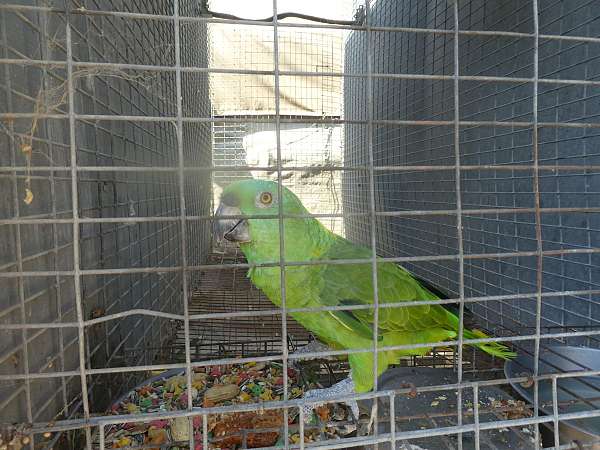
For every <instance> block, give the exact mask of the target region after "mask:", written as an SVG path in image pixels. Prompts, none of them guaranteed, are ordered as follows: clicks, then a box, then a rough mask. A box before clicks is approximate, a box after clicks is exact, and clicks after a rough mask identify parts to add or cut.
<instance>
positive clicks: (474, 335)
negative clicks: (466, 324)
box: [463, 330, 517, 359]
mask: <svg viewBox="0 0 600 450" xmlns="http://www.w3.org/2000/svg"><path fill="white" fill-rule="evenodd" d="M463 336H464V337H465V338H466V339H486V338H489V337H490V336H488V335H487V334H485V333H483V332H481V331H479V330H465V331H464V333H463ZM470 345H472V346H473V347H477V348H478V349H480V350H482V351H484V352H486V353H487V354H489V355H492V356H497V357H498V358H502V359H512V358H514V357H515V356H517V354H516V353H515V352H513V351H512V350H511V349H510V348H509V347H507V346H506V345H503V344H500V343H498V342H482V343H480V344H470Z"/></svg>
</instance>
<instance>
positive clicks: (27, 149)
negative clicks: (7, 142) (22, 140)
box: [21, 144, 33, 158]
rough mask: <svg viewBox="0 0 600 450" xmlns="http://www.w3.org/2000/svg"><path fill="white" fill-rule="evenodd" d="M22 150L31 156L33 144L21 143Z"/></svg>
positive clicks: (28, 156)
mask: <svg viewBox="0 0 600 450" xmlns="http://www.w3.org/2000/svg"><path fill="white" fill-rule="evenodd" d="M21 152H22V153H23V154H24V155H25V156H26V157H27V158H31V153H32V152H33V149H32V148H31V145H29V144H22V145H21Z"/></svg>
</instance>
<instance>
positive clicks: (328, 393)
mask: <svg viewBox="0 0 600 450" xmlns="http://www.w3.org/2000/svg"><path fill="white" fill-rule="evenodd" d="M354 393H355V390H354V381H352V378H351V377H348V378H346V379H344V380H342V381H340V382H339V383H336V384H334V385H333V386H331V387H329V388H326V389H313V390H310V391H308V392H306V393H305V394H304V398H305V399H306V400H323V402H321V403H319V402H317V403H312V404H310V405H303V406H302V411H303V413H304V421H305V422H310V420H311V418H312V411H313V409H314V408H317V407H318V406H321V405H323V404H324V403H325V402H326V401H327V400H329V399H331V398H335V397H340V396H343V395H351V394H354ZM340 403H345V404H346V405H348V407H349V408H350V409H351V410H352V414H354V417H355V419H356V420H358V417H359V410H358V403H356V400H346V401H343V402H342V401H340Z"/></svg>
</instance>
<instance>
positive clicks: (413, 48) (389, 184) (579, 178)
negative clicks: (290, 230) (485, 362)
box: [344, 0, 600, 345]
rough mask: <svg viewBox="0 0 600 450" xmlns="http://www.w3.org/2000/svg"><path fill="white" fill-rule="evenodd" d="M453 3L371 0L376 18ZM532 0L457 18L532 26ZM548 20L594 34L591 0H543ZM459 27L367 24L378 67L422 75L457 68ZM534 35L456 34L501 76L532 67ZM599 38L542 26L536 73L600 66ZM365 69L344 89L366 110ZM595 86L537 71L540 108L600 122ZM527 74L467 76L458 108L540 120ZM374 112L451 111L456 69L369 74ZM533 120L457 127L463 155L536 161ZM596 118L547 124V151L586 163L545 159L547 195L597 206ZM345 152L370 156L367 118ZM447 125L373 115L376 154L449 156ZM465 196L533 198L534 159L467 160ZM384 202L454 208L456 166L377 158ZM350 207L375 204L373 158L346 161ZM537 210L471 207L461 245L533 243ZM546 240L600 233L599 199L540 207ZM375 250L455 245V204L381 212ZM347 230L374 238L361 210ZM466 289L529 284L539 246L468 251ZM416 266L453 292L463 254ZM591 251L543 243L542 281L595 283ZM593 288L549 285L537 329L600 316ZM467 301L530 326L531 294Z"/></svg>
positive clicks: (497, 317) (448, 11)
mask: <svg viewBox="0 0 600 450" xmlns="http://www.w3.org/2000/svg"><path fill="white" fill-rule="evenodd" d="M452 8H453V6H452V3H451V2H447V1H446V0H437V1H436V0H427V1H423V0H402V1H397V0H378V1H377V2H375V3H374V6H373V8H372V11H371V12H372V18H371V25H372V26H395V27H417V28H428V29H433V28H435V29H442V30H444V29H446V30H452V29H453V27H454V23H453V14H452ZM532 8H533V5H532V2H531V1H517V0H514V1H506V0H502V1H500V0H498V1H490V0H486V1H484V0H459V22H460V29H462V30H488V31H515V32H524V33H533V17H532V11H533V9H532ZM539 9H540V15H539V25H540V33H541V34H563V35H569V34H572V35H578V36H598V35H599V33H600V11H599V10H598V4H597V2H592V1H587V2H575V1H550V0H540V1H539ZM453 46H454V40H453V35H452V34H440V33H438V34H434V33H413V32H385V31H375V32H373V49H374V50H373V52H372V62H373V72H374V73H406V74H427V75H452V74H453V57H454V54H453ZM366 49H367V41H366V36H365V34H364V33H363V32H360V31H356V32H353V34H352V36H351V37H350V39H349V40H348V43H347V46H346V71H347V72H351V73H352V72H353V73H366V72H367V61H366V57H365V51H366ZM533 58H534V53H533V38H531V37H506V36H504V37H500V36H486V37H483V36H468V35H462V36H461V37H460V39H459V67H460V74H461V75H485V76H495V77H532V76H533ZM599 75H600V47H599V46H598V45H597V44H594V43H585V42H569V41H556V40H548V39H543V38H541V39H540V47H539V77H540V78H548V79H553V78H561V79H572V80H597V79H598V76H599ZM366 92H367V91H366V80H361V79H358V78H352V79H349V80H348V81H347V82H346V90H345V118H346V119H360V120H366V119H367V118H368V116H367V111H368V108H367V106H368V105H367V95H366ZM599 93H600V90H599V89H598V88H597V87H595V86H581V85H564V84H549V83H540V84H539V96H538V101H539V106H538V114H539V121H540V122H570V121H577V122H593V121H595V122H597V120H598V119H597V117H598V114H599V113H600V103H599V102H598V94H599ZM532 96H533V84H532V83H526V82H523V81H520V82H512V83H500V82H491V81H487V82H484V81H465V80H462V81H461V82H460V91H459V98H460V104H459V108H460V119H461V120H465V121H482V120H484V121H520V122H530V121H532V108H533V98H532ZM373 109H374V116H373V118H374V119H375V120H421V121H422V120H450V121H452V120H454V97H453V81H452V80H399V79H377V78H375V79H374V80H373ZM532 136H533V133H532V127H501V126H466V125H463V126H461V127H460V132H459V140H460V157H461V161H460V162H461V164H462V165H485V164H495V165H499V164H501V165H510V164H521V165H523V164H524V165H532V164H533V156H532V149H533V145H532ZM599 136H600V133H599V131H598V129H597V128H589V129H586V128H570V129H567V128H560V127H558V128H557V127H541V128H540V129H539V138H538V145H539V161H540V164H542V165H545V166H552V165H557V164H561V165H566V164H569V165H576V166H581V169H578V168H575V169H574V170H555V171H550V170H542V171H541V172H540V191H541V195H540V197H541V206H542V208H549V207H563V208H564V207H569V208H583V207H597V206H598V204H599V202H600V196H599V195H598V194H599V193H600V174H598V173H597V171H596V172H595V173H594V171H593V170H590V169H588V170H586V169H585V166H589V165H591V164H598V162H599V161H600V156H599V152H598V139H599ZM345 141H346V142H345V164H346V165H366V164H367V163H368V153H367V151H368V135H367V127H366V126H365V125H358V124H356V125H347V127H346V137H345ZM453 143H454V130H453V127H452V126H414V125H407V126H399V125H374V127H373V151H374V155H373V156H374V163H375V165H380V166H388V165H399V166H404V165H436V166H439V165H441V166H444V165H453V164H454V162H455V158H454V146H453ZM460 181H461V200H462V208H463V209H477V208H533V207H534V194H533V192H534V191H533V170H531V169H528V170H468V171H467V170H463V171H462V174H461V180H460ZM375 184H376V197H377V209H378V210H379V211H418V210H447V209H450V210H453V209H455V208H456V206H457V205H456V191H455V178H454V171H453V169H452V170H436V171H419V170H414V171H393V170H389V171H377V172H376V176H375ZM344 193H345V195H344V206H345V210H346V211H354V212H368V208H367V199H368V197H367V195H368V177H367V173H365V172H360V171H357V172H353V173H349V174H347V175H346V178H345V185H344ZM534 224H535V217H534V213H532V212H529V213H518V214H495V213H494V214H485V215H484V214H466V215H464V216H463V230H462V233H463V234H462V236H463V239H464V251H465V254H466V255H472V254H481V253H506V252H525V251H535V250H536V238H535V225H534ZM542 224H543V227H542V239H543V250H557V249H582V248H584V249H585V248H589V247H597V246H598V245H599V243H600V216H599V215H598V214H595V213H584V212H579V211H571V212H561V213H556V212H543V213H542ZM376 229H377V244H378V252H379V255H380V256H392V257H402V256H439V255H456V254H458V243H457V228H456V215H452V214H449V215H422V216H412V217H411V216H404V217H379V218H378V220H377V223H376ZM346 230H347V233H348V236H349V237H350V238H352V239H353V240H355V241H359V242H364V243H368V242H369V234H368V233H369V231H368V230H369V223H368V221H366V220H365V219H364V218H360V217H358V218H357V217H354V218H353V217H348V218H347V219H346ZM464 264H465V295H466V296H467V297H472V296H474V297H479V296H492V295H505V294H519V293H534V292H535V290H536V258H535V256H514V257H508V258H497V257H492V258H486V259H482V258H478V259H466V260H465V263H464ZM406 266H407V268H409V269H411V270H413V271H414V272H416V273H417V274H419V275H420V276H423V277H424V278H426V279H428V280H430V281H432V282H433V283H434V284H436V285H438V286H440V287H442V288H444V289H446V290H447V291H448V292H450V293H451V294H453V295H458V286H459V284H458V283H459V276H458V262H457V261H455V260H454V261H448V260H445V261H430V262H415V263H411V264H406ZM599 276H600V259H599V256H598V255H597V254H593V253H592V254H574V255H549V256H545V257H544V258H543V291H544V292H545V293H550V292H560V291H570V290H591V289H598V288H599V287H600V281H599V280H600V277H599ZM598 300H599V299H598V297H597V296H591V295H564V296H554V297H546V298H544V301H543V308H542V316H543V318H542V326H543V327H552V328H544V329H543V331H553V332H554V331H566V330H571V329H577V330H580V329H581V328H579V327H582V326H585V327H587V326H592V327H597V326H598V325H599V321H600V302H599V301H598ZM470 308H471V309H472V310H473V311H474V312H475V313H476V314H477V315H478V317H479V318H480V319H481V320H482V321H483V323H484V324H485V325H486V326H487V327H488V328H491V329H493V330H495V331H496V332H499V333H500V332H508V333H510V334H528V333H531V334H533V332H534V328H533V327H534V326H535V299H533V298H529V299H524V298H519V299H517V300H506V301H488V302H485V303H484V302H479V303H478V304H476V305H473V306H470ZM569 342H571V343H588V344H592V345H595V344H594V342H595V340H594V339H575V338H571V339H570V341H569Z"/></svg>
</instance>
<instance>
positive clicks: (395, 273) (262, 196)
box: [215, 180, 515, 393]
mask: <svg viewBox="0 0 600 450" xmlns="http://www.w3.org/2000/svg"><path fill="white" fill-rule="evenodd" d="M282 191H283V196H282V198H281V199H279V197H278V185H277V183H275V182H272V181H264V180H243V181H238V182H235V183H232V184H230V185H229V186H227V187H226V188H225V189H224V190H223V193H222V195H221V201H220V205H219V208H218V209H217V212H216V215H217V216H219V215H225V216H234V215H248V216H261V215H268V216H276V215H277V214H278V208H279V207H281V208H283V214H285V215H298V216H302V215H307V214H308V211H307V210H306V208H305V207H304V206H303V205H302V203H301V202H300V200H299V199H298V197H296V195H295V194H294V193H292V192H291V191H290V190H289V189H287V188H285V187H283V188H282ZM283 229H284V250H285V261H286V262H292V261H293V262H299V261H301V262H304V261H319V260H335V259H354V260H356V259H364V260H365V262H364V263H358V264H316V265H312V264H311V265H294V266H287V267H285V298H286V305H287V307H288V308H306V307H323V306H325V307H326V306H340V305H341V306H343V305H373V302H374V292H373V277H372V263H371V260H370V258H371V250H370V249H369V248H365V247H362V246H360V245H356V244H354V243H352V242H350V241H348V240H347V239H344V238H343V237H341V236H338V235H336V234H334V233H332V232H330V231H329V230H327V229H326V228H325V227H324V226H323V225H322V224H321V223H320V222H319V221H318V220H317V219H315V218H310V217H298V218H285V219H284V220H283ZM215 232H216V233H217V234H218V236H219V237H220V238H225V239H227V240H229V241H232V242H237V243H238V244H239V246H240V249H241V250H242V252H243V253H244V255H245V256H246V258H247V260H248V262H249V263H251V264H263V263H278V262H279V251H280V247H279V245H280V242H279V221H278V219H277V218H270V219H262V218H248V219H239V218H237V219H224V220H219V221H218V222H217V223H216V227H215ZM248 276H249V277H250V279H251V280H252V283H254V285H255V286H256V287H258V288H259V289H261V290H262V291H263V292H264V293H265V294H266V296H267V297H268V298H269V299H270V300H271V301H272V302H273V303H274V304H275V305H277V306H280V305H281V278H280V268H279V267H253V268H251V269H250V270H249V272H248ZM377 285H378V292H379V294H378V298H379V303H381V304H383V303H395V304H398V307H388V308H380V309H379V318H378V329H377V341H378V342H377V346H379V347H384V346H398V345H410V344H428V343H436V342H441V341H446V340H455V339H457V335H458V327H459V319H458V317H457V316H456V315H455V314H453V313H452V312H450V311H448V310H447V309H445V308H444V307H442V306H441V305H431V304H429V305H417V306H414V305H413V306H403V305H402V303H403V302H408V301H415V300H437V299H439V297H438V296H436V295H435V294H434V293H433V292H432V291H431V290H429V289H427V288H426V287H425V286H424V285H423V284H422V283H421V282H419V281H418V280H417V279H416V278H415V277H414V276H413V275H411V273H409V272H408V271H407V270H406V269H404V268H402V267H401V266H399V265H397V264H394V263H390V262H379V263H378V264H377ZM290 315H291V316H292V317H293V318H294V319H295V320H296V321H297V322H298V323H300V324H301V325H302V326H304V327H305V328H307V329H308V330H310V331H311V332H312V333H313V334H315V335H316V336H317V337H318V338H319V340H321V341H322V342H324V343H325V344H327V345H328V346H329V347H331V348H333V349H371V350H372V349H373V347H374V345H373V339H374V333H373V322H374V308H368V309H359V310H351V311H319V312H318V313H314V312H310V313H307V312H295V313H291V314H290ZM463 336H464V338H465V339H474V338H485V337H488V336H486V335H485V334H484V333H482V332H480V331H475V330H468V329H464V333H463ZM474 345H475V346H476V347H478V348H479V349H481V350H483V351H484V352H486V353H489V354H491V355H494V356H498V357H500V358H504V359H508V358H511V357H514V356H515V353H513V352H511V351H510V350H509V349H508V348H507V347H506V346H504V345H501V344H498V343H480V344H474ZM431 348H432V347H431V346H427V345H425V346H423V347H420V348H416V349H410V350H393V351H381V352H377V353H378V366H377V367H378V373H377V376H379V375H381V373H383V372H384V371H385V370H386V368H387V367H388V366H389V365H390V364H395V363H398V360H399V358H400V357H402V356H407V355H424V354H427V353H428V352H429V351H430V350H431ZM373 358H374V352H372V351H368V352H360V353H352V354H349V355H348V360H349V364H350V367H351V375H352V380H353V382H354V389H355V390H356V392H359V393H360V392H367V391H370V390H371V389H372V388H373V385H374V378H375V377H374V374H373V366H374V364H373V363H374V361H373Z"/></svg>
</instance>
